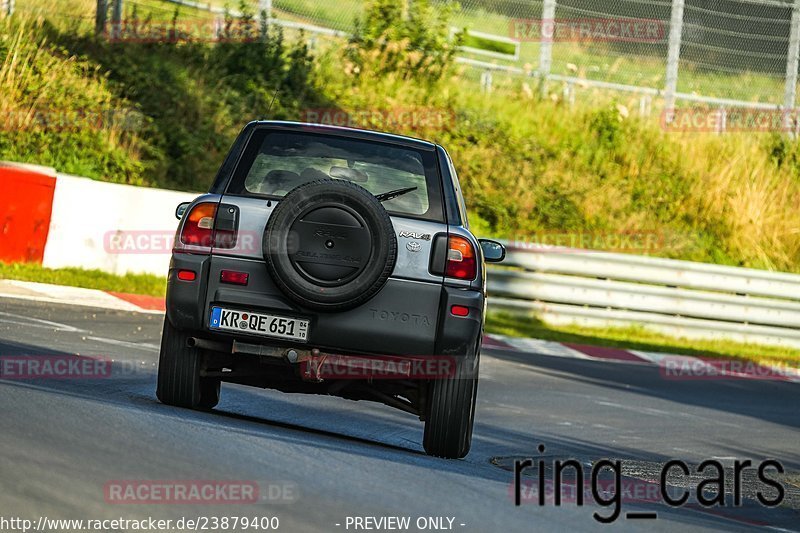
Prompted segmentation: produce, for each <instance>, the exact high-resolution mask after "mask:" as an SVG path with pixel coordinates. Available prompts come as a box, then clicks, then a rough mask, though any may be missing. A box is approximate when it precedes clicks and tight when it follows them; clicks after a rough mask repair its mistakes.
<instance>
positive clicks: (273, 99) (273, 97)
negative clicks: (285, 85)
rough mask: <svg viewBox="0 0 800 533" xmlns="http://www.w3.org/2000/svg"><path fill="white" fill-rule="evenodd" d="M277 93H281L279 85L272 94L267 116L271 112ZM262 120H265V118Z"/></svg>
mask: <svg viewBox="0 0 800 533" xmlns="http://www.w3.org/2000/svg"><path fill="white" fill-rule="evenodd" d="M279 92H281V86H280V85H278V86H277V87H276V88H275V92H274V93H273V94H272V101H271V102H270V103H269V108H267V115H269V113H270V111H272V106H273V105H274V104H275V99H276V98H278V93H279ZM263 120H266V117H265V118H264V119H263Z"/></svg>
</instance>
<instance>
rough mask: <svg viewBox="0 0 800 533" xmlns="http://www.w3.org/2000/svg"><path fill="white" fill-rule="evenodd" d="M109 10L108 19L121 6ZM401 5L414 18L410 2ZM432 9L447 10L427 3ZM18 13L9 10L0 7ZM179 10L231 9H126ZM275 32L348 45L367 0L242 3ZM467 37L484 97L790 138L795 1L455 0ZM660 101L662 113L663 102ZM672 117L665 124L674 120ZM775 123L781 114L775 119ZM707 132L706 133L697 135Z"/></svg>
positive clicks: (224, 6)
mask: <svg viewBox="0 0 800 533" xmlns="http://www.w3.org/2000/svg"><path fill="white" fill-rule="evenodd" d="M98 1H99V2H101V3H103V2H105V3H106V5H107V6H108V9H109V11H111V10H112V9H113V6H114V5H116V3H117V0H98ZM398 1H406V2H408V3H409V6H411V5H413V2H414V1H415V0H398ZM429 1H430V2H431V3H433V4H434V5H436V4H444V3H446V2H447V1H448V0H429ZM3 2H13V0H0V6H2V5H3ZM177 4H182V5H183V7H180V9H181V10H182V13H183V14H184V16H185V15H186V13H187V10H194V11H195V12H198V8H199V10H200V11H205V12H207V13H211V14H214V15H215V16H217V17H218V18H219V17H221V16H222V14H223V13H224V12H226V10H228V12H231V13H236V11H237V8H238V6H240V5H241V3H240V2H238V1H236V0H194V1H191V0H124V1H123V5H124V6H125V7H124V9H123V10H122V12H121V13H120V14H118V16H121V17H128V16H130V10H131V9H132V8H138V9H140V10H144V11H146V12H157V13H174V12H175V9H176V5H177ZM244 5H246V6H247V7H248V8H249V9H250V10H251V11H252V12H253V13H259V12H261V11H262V10H263V11H265V12H266V13H267V14H268V15H269V23H270V24H278V25H281V26H284V27H287V28H301V29H304V30H306V31H309V32H311V33H312V34H326V35H329V36H338V37H343V36H346V35H348V34H349V33H351V32H352V31H353V30H354V28H355V24H356V21H357V20H358V19H359V17H361V16H362V15H363V13H364V9H365V5H366V2H365V1H364V0H335V1H334V0H327V1H320V0H245V4H244ZM457 32H462V36H463V37H462V38H463V46H462V49H461V51H460V54H459V57H458V61H459V62H460V63H462V64H464V65H467V66H468V67H469V68H470V69H475V72H474V73H473V74H472V75H471V76H472V77H474V78H475V79H479V80H480V81H481V84H482V86H483V88H484V89H485V90H487V91H489V90H491V88H492V77H493V76H494V77H497V76H498V75H500V74H501V73H505V74H506V75H510V76H514V77H522V76H527V77H535V78H537V79H538V80H541V81H543V82H544V83H542V84H541V87H542V89H543V90H546V89H547V88H548V86H550V87H551V89H552V84H557V85H558V86H561V87H563V92H564V96H565V98H567V99H568V100H569V101H572V100H574V98H575V93H576V92H579V91H580V90H581V89H582V88H587V87H594V88H600V89H604V90H613V91H623V92H626V93H634V94H637V95H639V98H640V105H639V108H640V111H641V112H643V113H648V114H649V113H651V112H652V110H653V109H654V108H655V107H656V106H655V105H654V103H653V100H654V99H659V103H658V105H659V106H660V108H661V110H662V111H663V113H665V116H666V117H667V121H668V122H671V121H673V120H675V118H674V111H673V110H676V109H679V108H681V107H701V108H706V109H713V110H715V112H718V116H717V117H716V120H717V122H716V123H715V124H714V126H713V127H715V128H718V129H724V128H725V127H726V125H727V127H728V128H731V129H732V127H733V126H732V124H733V120H734V118H735V115H734V114H733V111H735V110H737V109H750V110H759V111H761V110H763V111H768V112H772V113H773V114H776V115H780V116H779V118H780V120H781V121H782V122H783V123H784V126H785V127H787V128H789V129H790V131H795V129H796V128H797V127H798V123H800V121H798V120H796V118H797V117H796V113H795V110H796V102H795V100H796V92H797V88H796V86H797V74H798V57H799V56H800V0H461V2H460V9H459V10H458V11H457V12H456V14H455V15H454V17H453V19H452V28H451V33H452V34H453V35H455V33H457ZM662 99H663V101H662ZM667 112H671V113H672V114H669V113H667ZM775 112H777V113H775ZM702 126H707V124H705V123H703V124H702Z"/></svg>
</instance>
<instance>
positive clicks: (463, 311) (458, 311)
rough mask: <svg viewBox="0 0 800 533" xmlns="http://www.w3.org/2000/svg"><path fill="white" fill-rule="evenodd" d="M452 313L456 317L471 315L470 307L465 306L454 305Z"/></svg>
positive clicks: (451, 309)
mask: <svg viewBox="0 0 800 533" xmlns="http://www.w3.org/2000/svg"><path fill="white" fill-rule="evenodd" d="M450 312H451V313H453V315H455V316H467V315H469V307H464V306H463V305H454V306H453V307H451V308H450Z"/></svg>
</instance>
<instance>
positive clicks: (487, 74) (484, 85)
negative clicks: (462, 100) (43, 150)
mask: <svg viewBox="0 0 800 533" xmlns="http://www.w3.org/2000/svg"><path fill="white" fill-rule="evenodd" d="M481 89H482V90H483V92H485V93H487V94H488V93H490V92H492V71H491V70H486V71H484V72H483V73H482V74H481Z"/></svg>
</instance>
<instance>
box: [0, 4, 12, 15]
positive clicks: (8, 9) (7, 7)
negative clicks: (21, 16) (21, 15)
mask: <svg viewBox="0 0 800 533" xmlns="http://www.w3.org/2000/svg"><path fill="white" fill-rule="evenodd" d="M14 2H15V0H5V2H0V11H2V12H3V13H2V14H4V15H7V16H9V17H10V16H11V15H13V14H14Z"/></svg>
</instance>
